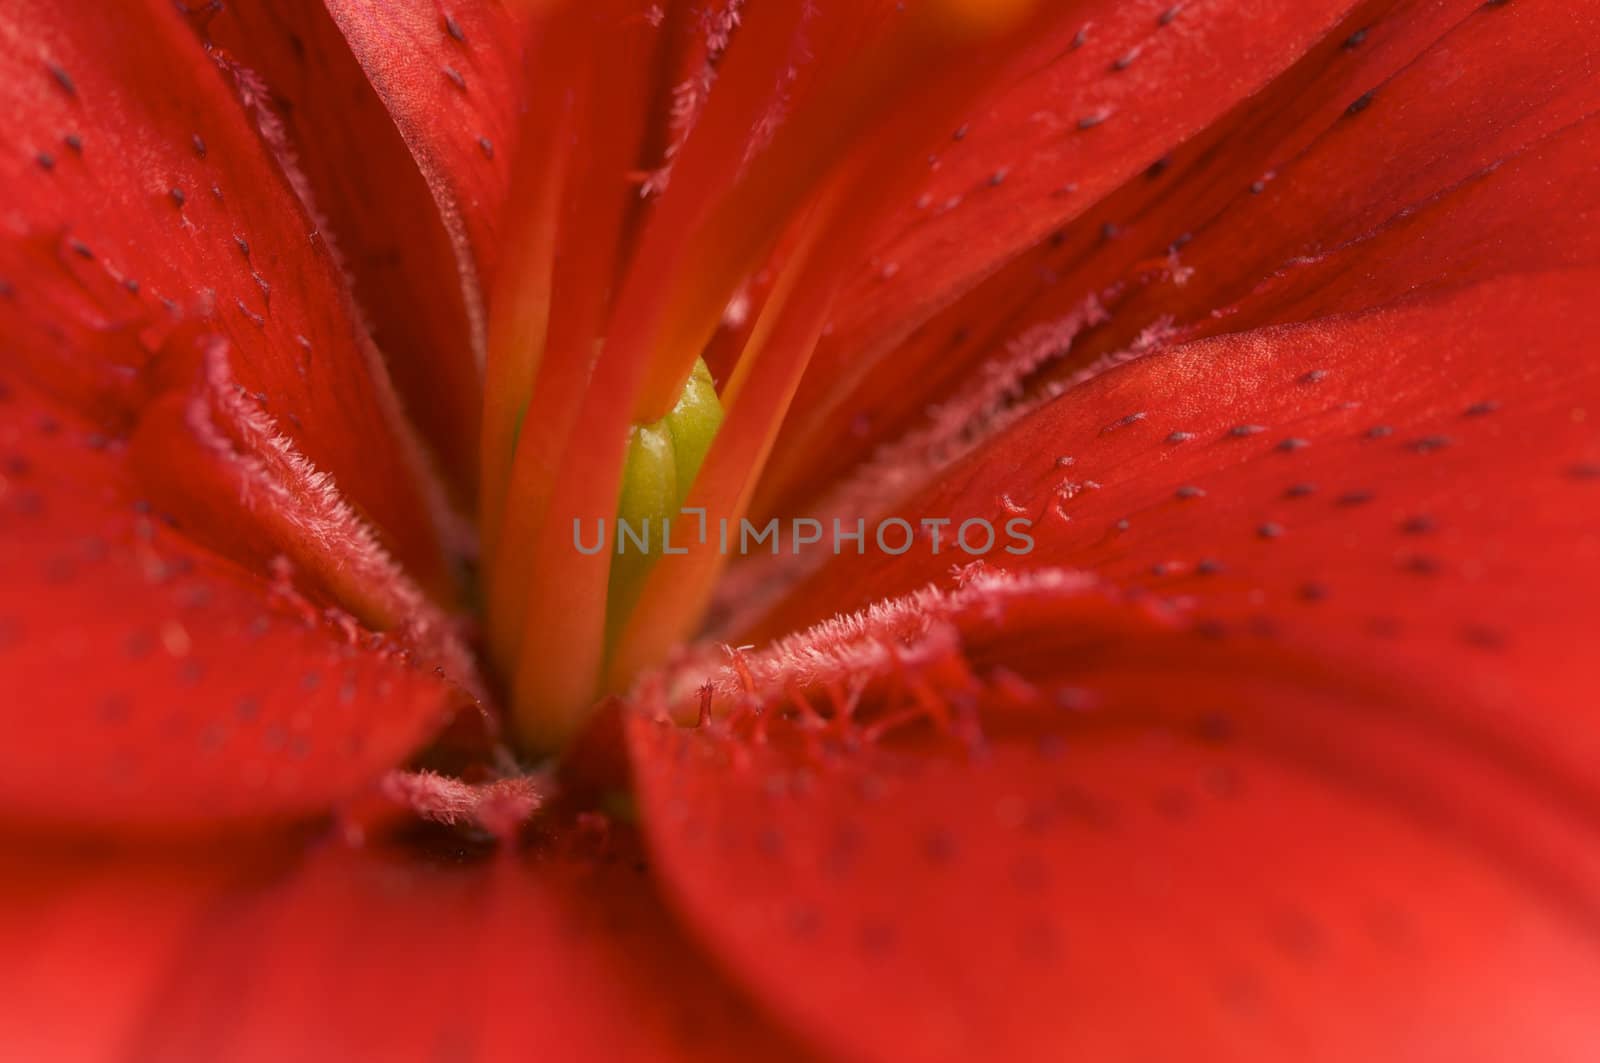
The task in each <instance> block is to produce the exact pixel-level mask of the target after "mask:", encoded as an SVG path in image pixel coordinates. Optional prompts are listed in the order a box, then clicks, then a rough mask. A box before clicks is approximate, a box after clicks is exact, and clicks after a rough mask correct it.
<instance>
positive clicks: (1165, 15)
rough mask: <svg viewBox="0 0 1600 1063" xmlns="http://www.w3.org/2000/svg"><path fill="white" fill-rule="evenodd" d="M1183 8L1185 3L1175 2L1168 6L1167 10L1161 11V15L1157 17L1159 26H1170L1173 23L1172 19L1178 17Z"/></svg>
mask: <svg viewBox="0 0 1600 1063" xmlns="http://www.w3.org/2000/svg"><path fill="white" fill-rule="evenodd" d="M1182 10H1183V5H1182V4H1173V5H1172V6H1171V7H1169V8H1167V9H1166V10H1165V11H1163V12H1161V15H1160V16H1159V17H1158V18H1157V19H1156V25H1158V26H1170V25H1171V24H1172V20H1173V19H1175V18H1177V17H1178V13H1179V12H1180V11H1182Z"/></svg>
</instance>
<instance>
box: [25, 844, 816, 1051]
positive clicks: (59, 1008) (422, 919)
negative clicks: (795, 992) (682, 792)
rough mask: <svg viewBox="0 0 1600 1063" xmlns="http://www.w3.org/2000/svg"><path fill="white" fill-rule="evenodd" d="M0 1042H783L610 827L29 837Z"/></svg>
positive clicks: (705, 1047)
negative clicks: (281, 838) (464, 837)
mask: <svg viewBox="0 0 1600 1063" xmlns="http://www.w3.org/2000/svg"><path fill="white" fill-rule="evenodd" d="M0 883H3V886H0V890H3V892H4V903H3V904H0V941H3V943H4V947H5V951H6V955H7V959H8V962H7V964H6V968H5V971H4V973H3V974H0V989H3V991H4V993H5V995H6V999H7V1001H8V1006H7V1008H6V1009H5V1014H4V1017H3V1018H0V1045H3V1046H4V1048H3V1050H4V1052H5V1054H6V1055H7V1056H8V1057H11V1058H51V1059H79V1058H81V1059H104V1058H109V1057H113V1056H124V1055H125V1056H129V1057H132V1058H140V1059H145V1058H161V1059H207V1060H218V1061H226V1060H254V1059H261V1060H280V1059H284V1058H295V1059H309V1060H323V1059H330V1060H331V1059H352V1058H363V1059H369V1058H382V1059H438V1058H441V1057H447V1058H457V1057H463V1058H474V1059H512V1058H522V1057H524V1056H525V1055H526V1054H527V1053H528V1052H529V1051H530V1046H537V1049H536V1051H537V1052H538V1053H539V1054H540V1055H541V1057H542V1058H552V1059H645V1058H648V1059H663V1060H670V1059H733V1060H741V1059H742V1060H748V1059H786V1058H791V1057H792V1055H793V1050H792V1049H790V1048H789V1047H788V1046H786V1045H785V1044H784V1043H783V1042H782V1041H781V1040H779V1039H778V1038H777V1037H776V1036H775V1035H773V1034H771V1033H769V1032H768V1031H767V1030H766V1029H764V1028H763V1026H762V1025H761V1022H760V1020H759V1018H757V1017H756V1016H755V1015H753V1014H752V1013H751V1011H750V1009H749V1005H748V1003H747V1002H745V1001H744V1000H742V999H741V998H739V997H738V996H736V995H735V994H734V993H733V992H732V991H731V990H730V989H729V988H728V987H727V986H726V985H725V984H724V983H723V982H722V980H721V979H720V978H719V977H718V975H717V974H715V973H714V972H713V971H711V970H709V969H708V968H707V965H706V964H705V962H704V961H703V960H702V959H700V958H699V957H697V956H696V954H695V953H694V952H693V951H692V950H691V949H690V947H689V946H688V944H687V943H686V942H685V941H684V940H683V938H682V937H681V935H679V934H678V933H677V932H676V931H675V930H674V928H673V926H672V924H671V922H670V921H669V920H668V918H667V916H666V914H665V913H664V912H663V911H662V910H661V909H660V906H659V903H658V902H657V901H656V899H655V897H654V896H653V894H652V893H651V889H650V885H649V882H648V879H647V878H646V877H645V875H644V874H643V872H642V865H640V864H639V863H638V856H637V847H636V845H635V844H634V843H633V842H632V841H631V839H630V838H628V837H627V836H626V835H625V834H620V833H619V835H618V836H616V837H614V838H612V839H611V840H610V841H606V842H602V843H586V844H582V845H574V846H573V847H572V851H556V852H553V853H543V854H528V855H524V856H513V855H506V856H500V857H496V856H493V855H490V856H487V857H485V856H482V855H481V854H476V853H468V852H465V851H463V850H462V848H461V847H460V846H459V845H456V846H454V847H452V848H446V847H444V846H442V845H439V846H434V847H433V850H432V851H431V853H430V852H421V851H419V850H418V849H416V848H414V847H409V846H406V847H375V848H368V849H350V848H346V847H344V846H343V845H341V844H338V843H336V842H328V841H325V842H321V843H314V844H313V845H312V846H311V848H310V849H309V851H307V852H305V853H304V854H300V853H297V852H296V851H295V847H294V846H290V845H283V846H280V847H278V848H276V849H273V848H267V847H265V846H263V847H262V848H261V849H260V850H258V851H255V852H253V853H247V854H244V855H241V856H238V857H232V856H225V855H218V854H216V853H213V854H209V855H206V856H205V857H204V858H201V857H199V856H192V857H190V856H184V855H182V854H177V855H171V856H163V855H159V854H148V853H147V854H139V855H130V854H126V853H116V852H98V851H86V852H67V853H54V852H51V851H49V850H45V851H37V850H36V851H35V852H33V853H31V854H30V855H29V856H28V858H27V859H25V860H24V859H13V860H9V861H8V864H7V866H6V867H5V868H4V873H3V874H0Z"/></svg>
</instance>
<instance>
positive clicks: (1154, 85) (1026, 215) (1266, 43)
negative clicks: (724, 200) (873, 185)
mask: <svg viewBox="0 0 1600 1063" xmlns="http://www.w3.org/2000/svg"><path fill="white" fill-rule="evenodd" d="M1356 6H1357V5H1356V4H1354V3H1352V2H1350V0H1316V2H1313V3H1295V4H1283V3H1280V4H1267V5H1242V4H1237V3H1216V2H1209V3H1173V2H1171V0H1136V2H1128V0H1097V2H1094V3H1089V4H1080V5H1074V6H1073V8H1072V9H1071V10H1070V13H1067V14H1063V16H1062V17H1060V18H1059V19H1056V20H1055V25H1054V26H1053V27H1052V28H1051V32H1050V33H1049V34H1048V35H1047V36H1045V37H1041V38H1040V39H1039V40H1037V41H1031V42H1029V45H1028V47H1027V48H1026V49H1024V50H1022V51H1021V52H1019V54H1018V55H1017V56H1016V57H1015V58H1014V59H1013V60H1011V62H1010V64H1009V66H1008V67H1007V68H1006V69H1005V70H1004V71H1003V72H1002V73H1001V74H1000V76H999V77H998V78H997V82H996V87H995V88H994V89H993V90H991V91H990V92H989V93H988V94H986V96H985V97H984V98H982V99H980V100H977V101H974V104H973V106H972V108H971V118H970V119H969V120H968V121H966V122H964V123H963V124H962V125H960V126H959V127H958V128H957V129H956V130H954V131H953V133H952V137H951V139H949V140H947V141H945V142H943V143H940V144H938V145H934V146H933V151H934V154H932V155H930V156H929V166H930V173H929V175H928V178H927V181H926V184H925V186H924V187H923V188H922V189H921V190H920V191H919V192H918V193H917V194H916V196H915V198H914V199H913V200H912V202H911V203H909V204H907V205H906V208H905V209H904V210H902V211H901V212H900V214H899V215H898V216H897V217H895V218H893V219H892V220H890V221H888V222H887V223H885V226H884V237H883V239H881V240H880V241H879V246H878V247H876V248H875V250H874V254H873V257H872V259H871V261H869V262H867V263H864V264H863V269H862V271H861V273H860V274H859V275H858V276H857V277H856V278H854V281H853V283H849V284H847V285H845V287H844V292H845V293H846V294H845V295H843V296H842V297H841V303H840V306H839V307H838V309H837V311H836V313H835V315H834V325H833V333H832V335H831V336H830V337H829V339H828V341H827V342H826V343H825V344H824V346H823V347H822V349H821V350H820V351H819V352H818V355H817V357H818V358H819V359H820V360H821V361H820V362H819V363H818V364H819V366H821V367H828V368H829V369H831V372H829V373H826V374H823V375H822V377H821V379H822V380H825V381H827V383H828V385H829V386H830V387H837V383H838V377H839V376H844V377H845V378H846V379H853V376H854V374H855V373H856V372H859V370H860V368H861V366H860V362H861V360H862V359H863V357H864V356H865V357H867V358H869V359H870V358H873V357H875V356H878V355H881V354H883V353H885V350H884V348H885V347H886V345H889V344H893V343H896V342H898V341H899V340H901V339H902V338H903V337H904V336H905V335H906V333H907V332H909V331H910V330H911V329H912V328H913V327H915V326H916V325H918V324H919V323H921V322H922V321H924V320H926V319H927V318H928V317H929V316H930V315H931V314H932V313H933V312H934V311H936V310H937V309H939V308H940V307H942V306H944V305H946V304H948V303H949V302H950V301H951V300H952V299H954V298H955V297H956V296H957V295H959V294H961V293H962V292H964V291H965V290H967V289H968V288H970V287H971V286H972V285H973V284H975V283H976V282H977V281H979V280H980V279H982V278H983V277H984V276H985V275H987V274H988V273H990V272H991V271H992V270H994V269H995V268H996V267H998V266H999V265H1001V264H1002V263H1003V262H1005V261H1006V260H1008V259H1010V258H1012V257H1013V256H1014V255H1016V254H1017V253H1018V252H1020V251H1021V250H1022V249H1024V248H1026V247H1027V246H1029V245H1030V244H1032V243H1034V242H1035V241H1037V240H1039V239H1040V238H1041V237H1043V236H1044V235H1045V234H1047V233H1049V232H1050V231H1051V230H1053V229H1055V228H1057V227H1058V226H1059V225H1061V224H1062V223H1063V222H1065V221H1066V220H1068V219H1071V218H1073V217H1075V216H1077V215H1079V214H1081V213H1082V212H1083V211H1084V210H1085V209H1086V208H1087V206H1088V205H1089V204H1092V203H1094V202H1095V201H1096V200H1097V199H1099V198H1100V197H1102V196H1104V195H1106V194H1107V193H1109V192H1111V191H1113V190H1114V189H1116V188H1117V187H1118V186H1119V185H1121V184H1122V183H1123V182H1124V181H1127V180H1128V179H1129V178H1130V177H1133V176H1134V175H1136V174H1138V173H1139V172H1140V171H1142V170H1144V169H1145V168H1146V167H1147V166H1149V165H1150V163H1151V161H1152V160H1154V159H1157V158H1160V157H1161V156H1162V155H1164V154H1165V153H1167V152H1168V151H1170V150H1172V148H1173V147H1174V146H1176V145H1179V144H1181V143H1183V142H1184V141H1186V140H1188V139H1189V138H1191V137H1193V136H1195V135H1196V134H1198V133H1200V132H1201V131H1202V130H1204V129H1206V128H1207V127H1208V126H1210V125H1212V124H1213V123H1215V122H1216V121H1217V120H1218V119H1220V118H1222V117H1223V116H1224V115H1225V114H1227V113H1228V111H1229V110H1230V109H1231V108H1232V107H1233V106H1234V105H1235V104H1237V103H1238V102H1239V101H1241V100H1244V99H1245V98H1247V97H1249V96H1250V95H1252V94H1253V93H1255V92H1257V91H1258V90H1260V89H1262V88H1263V87H1264V86H1266V85H1268V84H1269V83H1271V82H1272V80H1273V79H1274V78H1276V77H1277V76H1278V75H1279V74H1281V73H1282V72H1283V71H1284V70H1286V69H1288V68H1290V67H1291V66H1292V65H1293V64H1294V63H1295V62H1296V60H1298V59H1300V57H1301V56H1302V55H1303V54H1304V53H1305V52H1306V50H1307V49H1308V48H1310V47H1311V46H1312V45H1313V44H1314V43H1315V42H1317V41H1318V40H1319V39H1320V38H1321V37H1322V36H1323V35H1324V34H1326V33H1328V32H1329V31H1330V29H1331V28H1333V27H1335V26H1337V25H1338V24H1339V22H1340V20H1341V19H1342V18H1343V17H1344V16H1345V15H1346V13H1347V12H1348V11H1349V10H1350V9H1351V8H1353V7H1356ZM1176 86H1182V88H1181V91H1175V87H1176ZM812 383H813V387H814V386H815V385H816V384H817V383H818V380H817V379H816V377H815V375H814V377H813V381H812ZM809 398H810V399H811V400H812V401H816V400H820V399H821V398H822V395H820V394H813V395H810V396H809Z"/></svg>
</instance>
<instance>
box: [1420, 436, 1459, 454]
mask: <svg viewBox="0 0 1600 1063" xmlns="http://www.w3.org/2000/svg"><path fill="white" fill-rule="evenodd" d="M1450 443H1451V440H1450V437H1449V436H1424V437H1422V438H1421V439H1419V440H1417V441H1416V442H1414V443H1412V444H1411V449H1412V451H1414V452H1415V453H1417V454H1432V453H1433V452H1434V451H1436V450H1443V449H1444V448H1445V447H1448V446H1449V445H1450Z"/></svg>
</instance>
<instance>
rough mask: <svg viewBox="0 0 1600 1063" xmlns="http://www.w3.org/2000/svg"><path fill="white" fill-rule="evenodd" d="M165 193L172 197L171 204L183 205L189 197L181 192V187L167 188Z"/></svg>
mask: <svg viewBox="0 0 1600 1063" xmlns="http://www.w3.org/2000/svg"><path fill="white" fill-rule="evenodd" d="M167 195H169V196H171V197H172V202H173V205H174V206H179V207H181V206H183V204H184V203H185V202H186V201H187V200H188V198H189V197H187V196H185V195H184V194H183V189H181V188H172V189H168V191H167Z"/></svg>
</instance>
